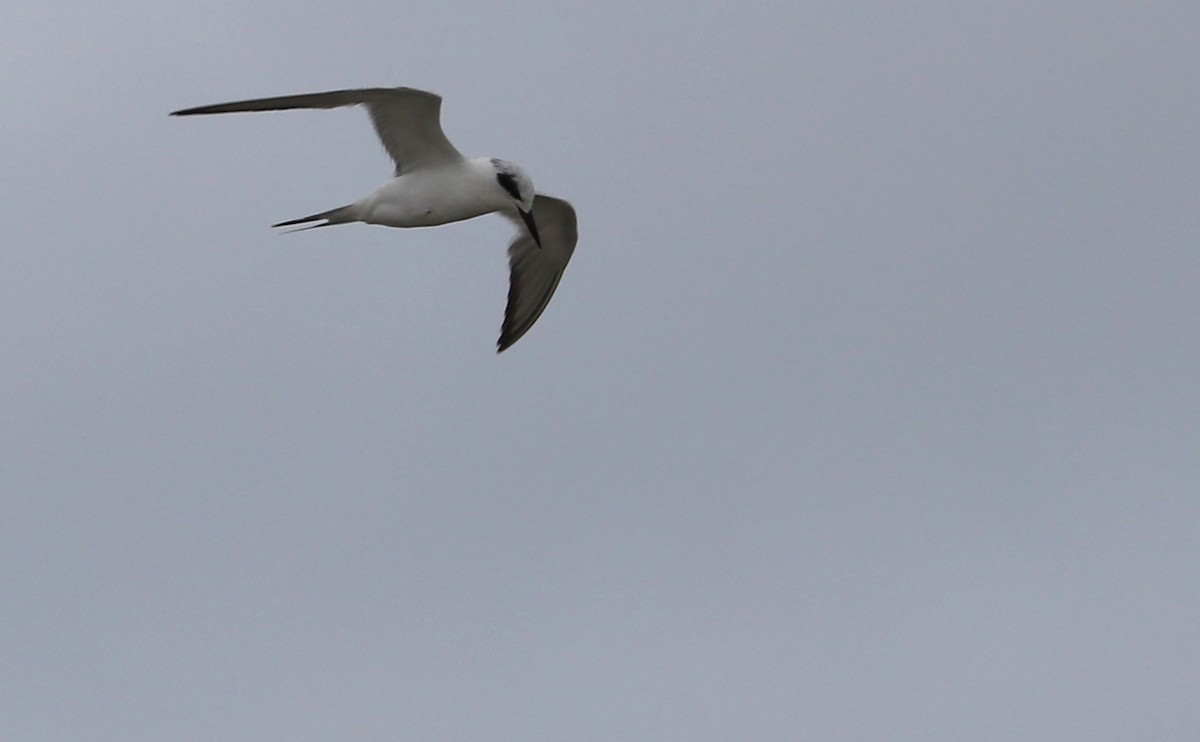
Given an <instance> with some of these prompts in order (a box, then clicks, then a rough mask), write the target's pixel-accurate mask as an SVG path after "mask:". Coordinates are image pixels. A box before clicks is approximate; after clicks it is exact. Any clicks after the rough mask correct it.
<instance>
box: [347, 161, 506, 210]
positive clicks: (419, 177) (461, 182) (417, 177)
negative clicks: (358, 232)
mask: <svg viewBox="0 0 1200 742" xmlns="http://www.w3.org/2000/svg"><path fill="white" fill-rule="evenodd" d="M496 183H497V181H496V169H495V166H494V165H493V164H492V162H491V161H490V160H487V159H483V158H479V159H472V160H466V159H464V160H462V161H460V162H456V163H454V164H452V165H450V166H448V167H443V168H438V169H437V170H415V171H413V172H410V173H405V174H404V175H398V176H396V177H395V178H392V179H391V180H389V181H388V182H386V183H384V184H383V185H381V186H380V187H379V188H377V189H376V190H375V192H374V193H371V194H370V195H369V196H367V197H366V198H363V199H362V200H360V201H358V202H356V203H355V204H353V210H354V211H353V213H354V214H355V216H356V217H357V218H358V220H359V221H363V222H366V223H368V224H380V225H383V226H385V227H433V226H437V225H439V224H449V223H450V222H457V221H462V220H463V219H472V218H474V217H477V216H483V215H484V214H490V213H492V212H493V211H503V210H507V209H513V202H512V197H511V196H510V195H509V194H508V193H507V192H505V191H503V190H498V189H497V188H496ZM513 210H514V211H515V209H513Z"/></svg>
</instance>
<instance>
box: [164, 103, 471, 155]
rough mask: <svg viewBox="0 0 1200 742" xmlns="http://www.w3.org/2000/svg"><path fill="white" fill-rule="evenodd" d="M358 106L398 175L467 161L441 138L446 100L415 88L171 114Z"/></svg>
mask: <svg viewBox="0 0 1200 742" xmlns="http://www.w3.org/2000/svg"><path fill="white" fill-rule="evenodd" d="M358 105H363V106H366V107H367V111H368V112H369V113H370V114H371V122H372V123H374V124H375V133H376V134H378V135H379V139H380V141H382V142H383V148H384V149H386V150H387V153H388V154H389V155H390V156H391V158H392V161H393V162H395V163H396V174H397V175H400V174H402V173H407V172H411V171H412V170H419V169H421V168H424V167H436V166H438V165H441V164H444V163H448V162H457V161H458V160H461V159H462V154H460V153H459V151H458V150H457V149H455V148H454V145H453V144H451V143H450V140H448V139H446V135H445V134H443V133H442V123H441V110H442V98H441V96H440V95H436V94H434V93H427V92H425V91H424V90H414V89H413V88H360V89H357V90H332V91H329V92H327V93H306V94H304V95H284V96H280V97H277V98H256V99H254V100H239V101H234V102H232V103H217V104H215V105H211V106H199V107H197V108H185V109H183V110H182V111H175V112H174V113H172V114H171V115H172V116H195V115H198V114H206V113H237V112H241V111H284V110H288V109H293V108H341V107H342V106H358Z"/></svg>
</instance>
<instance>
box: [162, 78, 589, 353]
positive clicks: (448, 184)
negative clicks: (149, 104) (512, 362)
mask: <svg viewBox="0 0 1200 742" xmlns="http://www.w3.org/2000/svg"><path fill="white" fill-rule="evenodd" d="M441 102H442V99H441V98H440V97H439V96H437V95H435V94H433V93H428V92H425V91H422V90H414V89H412V88H363V89H358V90H335V91H330V92H327V93H309V94H304V95H292V96H282V97H277V98H257V99H253V100H244V101H235V102H232V103H219V104H216V105H211V106H201V107H198V108H189V109H184V110H181V111H175V112H174V113H173V114H172V115H174V116H191V115H197V114H210V113H235V112H242V111H276V110H286V109H293V108H338V107H341V106H352V105H364V106H366V108H367V110H368V112H369V113H370V115H371V120H372V122H373V123H374V125H375V131H376V133H377V134H378V135H379V138H380V141H382V143H383V146H384V148H385V149H386V150H387V152H388V154H389V155H390V156H391V157H392V160H393V162H394V163H395V165H396V170H395V175H394V177H393V178H392V179H391V180H389V181H388V182H386V183H384V184H383V185H382V186H380V187H379V188H377V189H376V190H375V191H374V192H372V193H370V194H368V195H367V196H365V197H363V198H361V199H359V200H358V201H355V202H354V203H351V204H348V205H346V206H342V207H338V208H336V209H330V210H329V211H323V212H320V213H317V214H310V215H309V216H305V217H300V218H299V219H289V220H288V221H284V222H279V223H278V224H275V225H273V226H276V227H285V226H293V225H299V224H304V225H307V226H305V227H301V229H313V228H316V227H327V226H331V225H334V224H348V223H351V222H366V223H368V224H378V225H382V226H386V227H431V226H436V225H439V224H448V223H450V222H456V221H462V220H464V219H472V218H474V217H477V216H482V215H484V214H490V213H493V212H499V213H501V214H504V215H505V216H507V217H509V218H510V219H513V220H515V221H518V222H519V223H521V224H522V225H523V226H524V228H525V233H524V234H519V235H518V236H517V238H516V239H514V240H513V242H512V243H511V244H510V245H509V267H510V283H509V297H508V305H507V307H506V310H505V317H504V324H503V326H502V328H501V334H500V340H499V342H498V349H499V350H501V351H502V350H504V349H505V348H507V347H508V346H510V345H512V344H513V343H514V342H516V341H517V339H519V338H520V337H521V335H523V334H524V333H525V332H526V331H527V330H528V329H529V328H530V327H531V326H532V325H533V323H534V322H535V321H536V320H537V318H538V317H539V316H540V315H541V313H542V310H543V309H545V307H546V304H547V303H548V302H549V301H550V297H551V296H552V295H553V294H554V290H555V288H557V286H558V281H559V279H560V278H561V277H562V272H563V270H565V269H566V266H567V261H569V260H570V258H571V253H572V252H573V251H574V249H575V243H576V241H577V232H576V226H575V224H576V222H575V210H574V209H573V208H571V205H570V204H568V203H567V202H566V201H562V200H561V199H556V198H551V197H548V196H542V195H537V194H535V192H534V188H533V181H532V180H531V179H530V178H529V176H528V175H527V174H526V173H525V171H524V170H522V169H521V168H520V167H518V166H517V165H514V164H512V163H510V162H507V161H505V160H500V159H495V158H476V159H467V158H465V157H463V156H462V155H461V154H460V153H459V152H458V150H457V149H455V148H454V145H452V144H450V142H449V140H447V139H446V136H445V135H444V134H443V133H442V127H441V122H440V111H441ZM542 223H545V224H546V225H547V226H548V227H550V229H548V230H547V235H546V239H543V238H542V236H541V234H540V233H539V225H540V224H542Z"/></svg>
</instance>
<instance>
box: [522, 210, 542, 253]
mask: <svg viewBox="0 0 1200 742" xmlns="http://www.w3.org/2000/svg"><path fill="white" fill-rule="evenodd" d="M517 211H518V212H520V214H521V218H522V219H524V220H525V226H526V227H528V228H529V236H530V237H532V238H533V242H534V244H536V245H537V246H538V249H539V250H540V249H542V238H541V237H539V236H538V231H537V223H536V222H534V221H533V212H532V211H525V210H524V209H517Z"/></svg>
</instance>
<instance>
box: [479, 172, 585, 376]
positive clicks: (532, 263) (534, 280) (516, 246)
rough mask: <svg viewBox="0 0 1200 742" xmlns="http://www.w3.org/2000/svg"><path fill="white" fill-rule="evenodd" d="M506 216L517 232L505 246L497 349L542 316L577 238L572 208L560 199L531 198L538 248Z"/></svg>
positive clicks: (505, 346)
mask: <svg viewBox="0 0 1200 742" xmlns="http://www.w3.org/2000/svg"><path fill="white" fill-rule="evenodd" d="M508 216H509V218H510V219H513V221H514V222H516V223H517V224H518V226H519V232H518V233H517V236H516V238H514V239H513V241H512V243H511V244H510V245H509V246H508V265H509V284H508V305H507V306H506V307H505V310H504V324H503V325H502V326H501V328H500V339H499V340H498V341H497V342H496V352H497V353H499V352H502V351H504V350H505V349H506V348H508V347H510V346H511V345H512V344H513V343H515V342H517V341H518V340H520V339H521V336H522V335H524V334H525V333H526V332H528V331H529V328H531V327H533V323H535V322H537V320H538V317H541V316H542V312H543V311H545V309H546V305H547V304H549V303H550V297H552V296H554V290H555V289H557V288H558V282H559V280H561V279H562V274H563V271H564V270H566V268H567V263H568V262H569V261H570V260H571V254H572V253H573V252H574V251H575V243H576V242H577V241H578V240H579V230H578V225H577V222H576V218H575V209H574V208H572V207H571V204H569V203H567V202H566V201H563V200H562V199H558V198H553V197H551V196H542V195H540V194H539V195H538V196H537V197H536V198H535V199H534V202H533V220H534V222H536V223H537V227H538V232H539V234H540V236H541V238H542V246H541V247H540V248H539V247H538V246H537V244H536V243H534V241H533V238H532V237H531V236H530V235H529V232H528V230H527V229H526V228H525V225H524V224H521V222H520V221H519V220H517V219H515V218H514V217H513V215H508Z"/></svg>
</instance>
